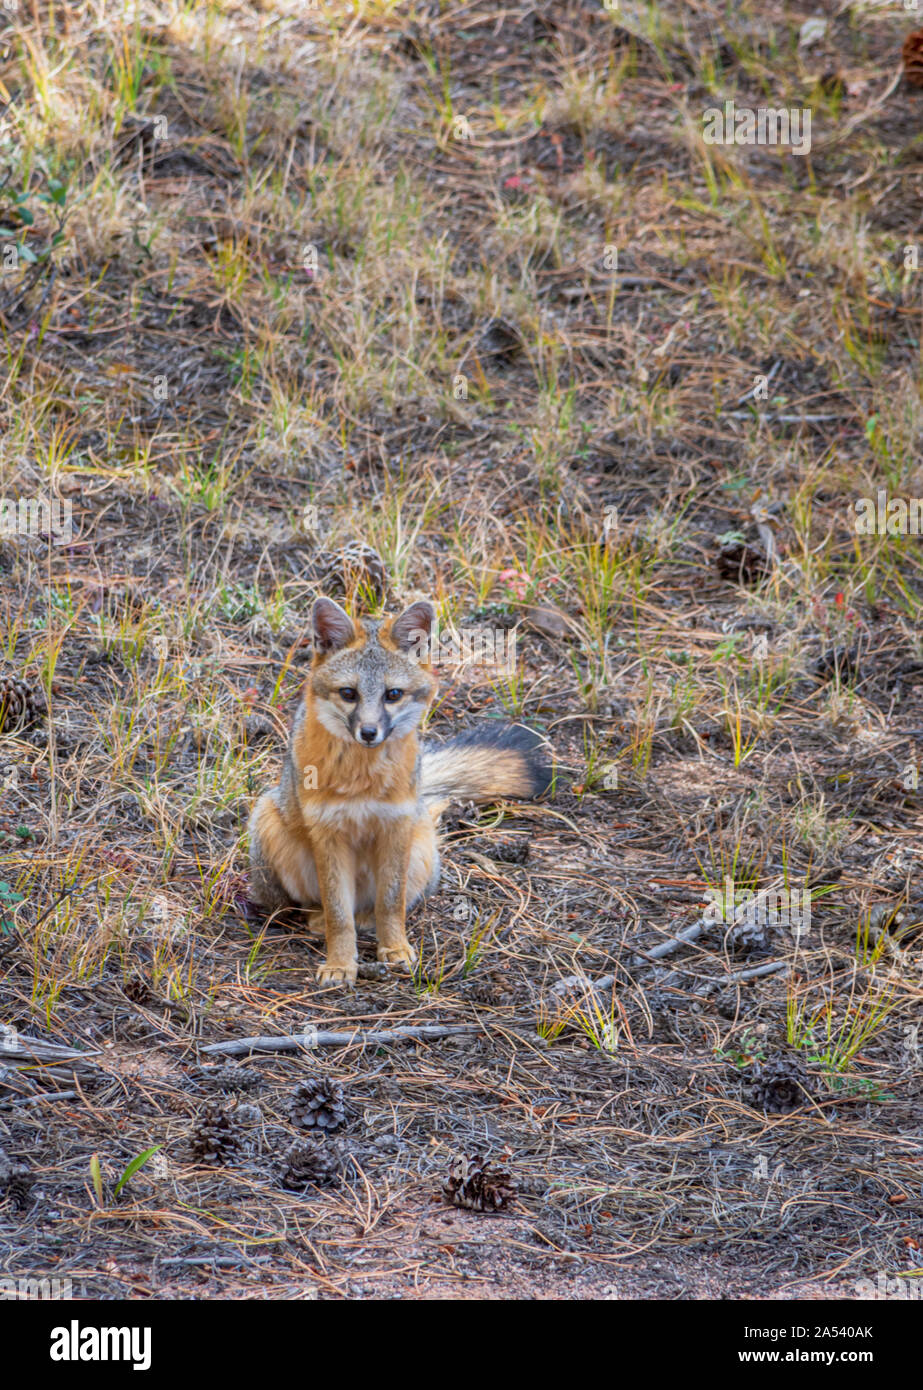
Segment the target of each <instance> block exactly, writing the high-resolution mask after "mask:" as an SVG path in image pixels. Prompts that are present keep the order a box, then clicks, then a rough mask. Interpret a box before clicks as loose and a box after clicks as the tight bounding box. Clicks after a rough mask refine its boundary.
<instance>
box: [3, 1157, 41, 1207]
mask: <svg viewBox="0 0 923 1390" xmlns="http://www.w3.org/2000/svg"><path fill="white" fill-rule="evenodd" d="M34 1184H35V1178H34V1177H33V1176H32V1173H31V1171H30V1170H29V1169H28V1168H27V1167H26V1165H25V1164H24V1163H16V1162H14V1160H13V1159H11V1158H7V1156H6V1154H5V1153H4V1152H3V1150H2V1149H0V1200H2V1199H5V1200H7V1201H9V1202H12V1203H13V1206H14V1207H18V1208H19V1209H20V1210H23V1209H25V1208H26V1207H27V1206H28V1205H29V1202H30V1195H31V1192H32V1188H33V1186H34Z"/></svg>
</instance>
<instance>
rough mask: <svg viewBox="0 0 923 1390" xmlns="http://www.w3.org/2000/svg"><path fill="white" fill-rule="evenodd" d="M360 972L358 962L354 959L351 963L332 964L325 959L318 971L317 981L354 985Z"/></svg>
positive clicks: (320, 983) (323, 983) (321, 983)
mask: <svg viewBox="0 0 923 1390" xmlns="http://www.w3.org/2000/svg"><path fill="white" fill-rule="evenodd" d="M357 972H358V962H356V961H352V962H351V963H350V964H349V965H331V964H330V962H329V961H324V963H323V965H322V966H321V967H320V968H319V970H318V972H317V983H318V984H319V985H354V984H355V983H356V975H357Z"/></svg>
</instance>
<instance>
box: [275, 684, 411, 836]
mask: <svg viewBox="0 0 923 1390" xmlns="http://www.w3.org/2000/svg"><path fill="white" fill-rule="evenodd" d="M299 725H300V727H299ZM291 763H292V769H293V774H294V776H293V781H294V787H293V789H292V790H293V792H294V800H295V802H296V803H297V808H298V815H297V823H298V825H299V827H300V828H303V830H304V832H305V833H306V834H307V836H308V838H309V839H311V840H313V839H314V838H315V837H325V836H337V835H342V836H346V837H347V838H348V839H349V840H350V842H351V843H352V844H353V845H354V846H355V847H357V848H358V847H360V846H361V845H363V844H366V843H368V842H370V841H371V840H373V839H375V838H376V837H378V836H379V835H382V834H384V835H386V834H387V833H388V830H389V827H393V826H394V825H395V823H396V822H397V821H399V820H400V819H401V818H403V817H408V816H415V815H419V814H420V810H421V800H420V791H419V786H420V749H419V744H418V740H417V738H416V736H415V734H408V735H406V736H405V737H404V738H401V739H392V740H388V741H387V742H386V743H383V744H382V745H381V746H380V747H378V748H371V749H369V748H363V747H362V746H361V745H359V744H358V743H355V742H352V743H348V742H346V740H345V739H331V737H330V734H329V733H328V732H327V730H326V729H325V728H324V727H323V725H322V724H321V723H320V721H319V720H318V718H317V716H316V715H315V714H314V712H313V710H306V711H305V717H304V718H303V720H301V721H296V733H295V735H294V736H293V738H292V746H291Z"/></svg>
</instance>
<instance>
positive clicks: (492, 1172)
mask: <svg viewBox="0 0 923 1390" xmlns="http://www.w3.org/2000/svg"><path fill="white" fill-rule="evenodd" d="M516 1188H517V1183H516V1179H515V1178H514V1177H513V1175H512V1173H509V1172H507V1170H506V1169H504V1168H495V1167H494V1165H493V1164H492V1163H491V1161H490V1160H489V1159H485V1158H484V1157H482V1155H481V1154H470V1155H469V1156H468V1157H467V1158H466V1157H465V1156H464V1154H460V1155H459V1156H458V1158H456V1159H454V1160H453V1162H452V1166H451V1168H450V1169H449V1176H448V1178H447V1179H446V1181H445V1183H444V1184H443V1187H442V1195H443V1197H444V1198H445V1200H446V1201H447V1202H448V1203H449V1204H450V1205H451V1206H453V1207H464V1208H465V1210H466V1211H502V1210H503V1208H504V1207H506V1206H508V1205H509V1203H510V1202H511V1201H512V1200H513V1198H514V1197H515V1195H516Z"/></svg>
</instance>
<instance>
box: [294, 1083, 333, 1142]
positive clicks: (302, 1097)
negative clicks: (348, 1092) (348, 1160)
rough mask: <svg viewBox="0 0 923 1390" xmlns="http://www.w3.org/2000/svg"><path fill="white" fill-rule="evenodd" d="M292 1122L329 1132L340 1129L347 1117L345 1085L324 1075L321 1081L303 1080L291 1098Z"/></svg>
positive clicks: (305, 1127) (303, 1126)
mask: <svg viewBox="0 0 923 1390" xmlns="http://www.w3.org/2000/svg"><path fill="white" fill-rule="evenodd" d="M290 1110H291V1116H292V1124H294V1125H299V1126H300V1128H302V1129H314V1130H319V1131H320V1132H321V1133H329V1132H330V1131H331V1130H334V1129H339V1127H340V1125H341V1124H343V1122H344V1121H345V1119H346V1110H345V1108H344V1105H343V1087H342V1086H341V1085H340V1083H339V1082H338V1081H331V1080H329V1079H328V1078H327V1077H324V1078H323V1079H322V1080H319V1081H303V1082H301V1084H300V1085H298V1086H296V1087H295V1090H294V1093H293V1095H292V1099H291V1105H290Z"/></svg>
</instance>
